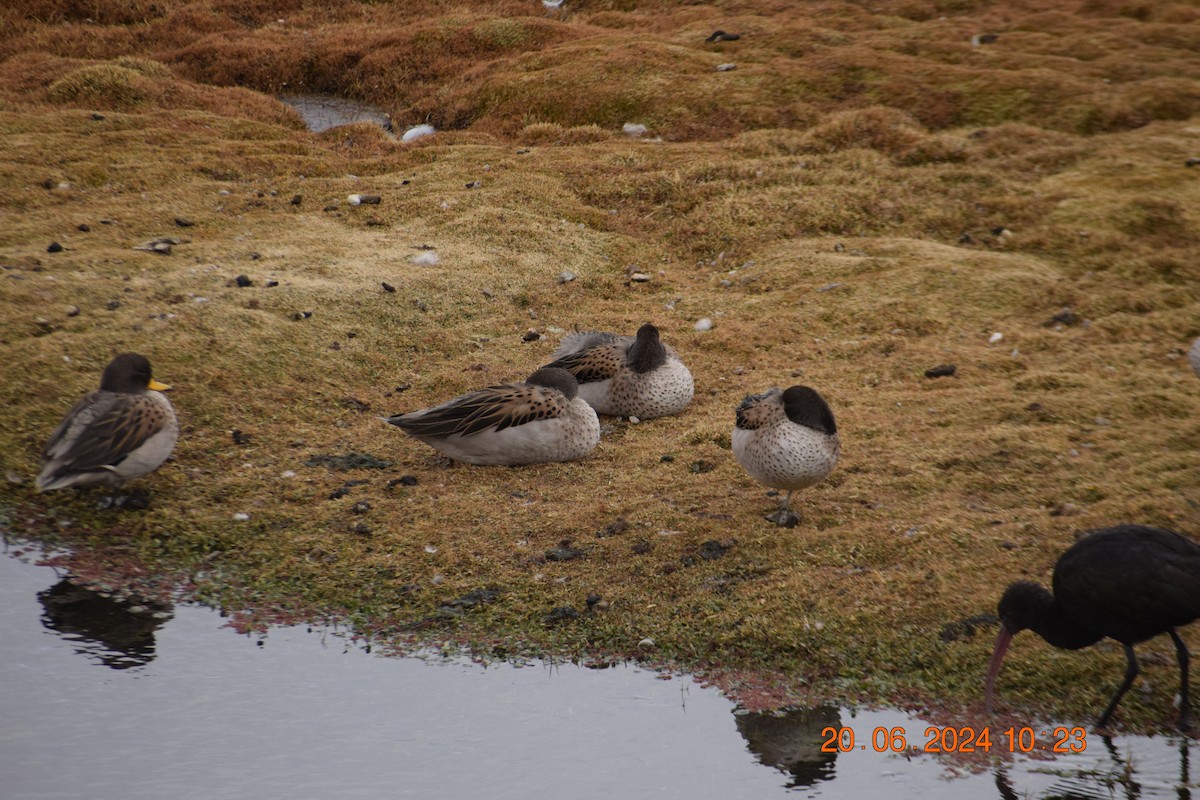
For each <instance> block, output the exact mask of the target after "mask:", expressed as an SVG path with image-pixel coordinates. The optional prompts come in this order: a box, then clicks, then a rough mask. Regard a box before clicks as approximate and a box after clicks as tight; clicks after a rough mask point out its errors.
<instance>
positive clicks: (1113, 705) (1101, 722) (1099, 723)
mask: <svg viewBox="0 0 1200 800" xmlns="http://www.w3.org/2000/svg"><path fill="white" fill-rule="evenodd" d="M1125 660H1126V662H1128V664H1127V666H1126V667H1125V682H1124V683H1122V684H1121V686H1120V688H1119V689H1117V693H1116V694H1114V695H1113V699H1112V700H1111V701H1109V704H1108V708H1106V709H1104V713H1103V714H1101V715H1100V719H1098V720H1096V727H1097V728H1103V727H1104V726H1105V725H1107V724H1108V718H1109V717H1111V716H1112V713H1113V712H1114V711H1116V710H1117V703H1119V702H1121V698H1122V697H1124V696H1125V693H1126V692H1128V691H1129V687H1130V686H1132V685H1133V679H1134V678H1136V677H1137V676H1138V663H1137V656H1136V655H1134V653H1133V645H1131V644H1127V645H1125Z"/></svg>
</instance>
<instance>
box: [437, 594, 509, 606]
mask: <svg viewBox="0 0 1200 800" xmlns="http://www.w3.org/2000/svg"><path fill="white" fill-rule="evenodd" d="M499 597H500V592H498V591H496V590H495V589H476V590H474V591H471V592H467V593H466V594H464V595H463V596H462V597H460V598H458V599H457V600H451V601H450V602H448V603H443V604H442V608H474V607H475V606H480V605H487V604H488V603H494V602H495V601H496V600H497V599H499Z"/></svg>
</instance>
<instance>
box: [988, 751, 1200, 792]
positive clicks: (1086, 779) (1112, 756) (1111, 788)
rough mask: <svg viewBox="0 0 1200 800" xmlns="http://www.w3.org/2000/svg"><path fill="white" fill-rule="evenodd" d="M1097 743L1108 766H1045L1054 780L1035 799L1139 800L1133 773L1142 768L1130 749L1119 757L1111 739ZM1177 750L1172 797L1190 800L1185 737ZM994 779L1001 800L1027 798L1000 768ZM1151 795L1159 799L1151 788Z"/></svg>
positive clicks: (1100, 764)
mask: <svg viewBox="0 0 1200 800" xmlns="http://www.w3.org/2000/svg"><path fill="white" fill-rule="evenodd" d="M1100 739H1101V741H1102V742H1103V743H1104V750H1105V752H1106V753H1107V755H1108V759H1109V761H1110V762H1111V763H1110V764H1103V763H1090V764H1087V765H1080V766H1077V767H1074V768H1066V769H1064V768H1062V767H1059V766H1056V762H1051V763H1048V764H1047V765H1046V767H1045V768H1044V770H1043V771H1044V772H1046V773H1047V774H1050V775H1054V776H1056V777H1057V780H1055V781H1054V783H1052V784H1051V785H1050V787H1049V788H1048V789H1047V790H1046V792H1045V793H1044V794H1041V795H1039V797H1041V798H1043V800H1113V798H1118V797H1120V798H1126V800H1139V798H1142V797H1143V796H1145V792H1144V788H1143V786H1142V783H1141V782H1140V781H1139V780H1137V771H1138V769H1141V770H1143V771H1144V770H1145V769H1146V765H1145V764H1138V763H1135V762H1137V761H1139V760H1140V759H1138V758H1136V757H1135V756H1134V754H1133V753H1132V748H1131V749H1130V750H1128V751H1126V753H1124V754H1122V752H1121V750H1120V749H1119V748H1118V747H1117V745H1116V744H1115V743H1114V742H1113V739H1112V737H1111V736H1102V737H1100ZM1178 750H1179V782H1178V783H1177V784H1175V787H1174V788H1175V796H1176V797H1177V798H1179V800H1191V797H1192V791H1191V787H1190V786H1189V781H1190V758H1191V740H1190V739H1189V738H1188V737H1187V736H1180V737H1179V742H1178ZM1164 766H1165V765H1164ZM995 777H996V788H997V789H998V790H999V792H1000V798H1001V800H1019V798H1023V797H1027V796H1028V794H1026V793H1019V792H1017V791H1016V790H1015V789H1014V788H1013V784H1012V781H1011V780H1010V779H1009V776H1008V773H1007V771H1006V770H1005V769H1004V768H1003V767H1000V768H999V769H997V770H996V776H995ZM1159 779H1160V781H1162V782H1164V783H1165V782H1166V781H1167V780H1168V779H1167V777H1166V775H1162V776H1160V777H1159ZM1151 794H1152V795H1154V796H1160V794H1159V793H1158V792H1155V791H1154V790H1153V787H1152V789H1151Z"/></svg>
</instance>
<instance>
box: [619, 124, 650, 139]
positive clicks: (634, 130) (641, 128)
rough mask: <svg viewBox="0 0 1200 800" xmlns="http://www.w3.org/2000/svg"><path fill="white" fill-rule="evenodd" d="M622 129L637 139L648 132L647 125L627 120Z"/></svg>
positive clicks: (627, 134)
mask: <svg viewBox="0 0 1200 800" xmlns="http://www.w3.org/2000/svg"><path fill="white" fill-rule="evenodd" d="M621 130H622V131H623V132H624V133H625V135H626V136H632V137H634V138H635V139H636V138H637V137H639V136H641V135H642V134H643V133H645V132H646V126H645V125H642V124H641V123H639V122H626V123H625V124H624V125H622V126H621Z"/></svg>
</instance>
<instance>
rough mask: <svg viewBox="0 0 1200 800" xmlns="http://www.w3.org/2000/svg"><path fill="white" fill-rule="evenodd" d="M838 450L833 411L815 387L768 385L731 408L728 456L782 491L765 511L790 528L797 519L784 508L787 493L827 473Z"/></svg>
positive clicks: (835, 458)
mask: <svg viewBox="0 0 1200 800" xmlns="http://www.w3.org/2000/svg"><path fill="white" fill-rule="evenodd" d="M840 452H841V444H840V443H839V441H838V435H837V423H835V422H834V420H833V412H832V411H830V410H829V405H828V404H827V403H826V402H825V399H824V398H822V397H821V395H819V394H818V393H817V391H816V390H815V389H810V388H809V387H807V386H792V387H790V388H789V389H787V390H785V391H780V390H779V389H778V388H777V387H774V386H772V387H771V388H770V389H768V390H767V391H765V392H763V393H762V394H752V395H747V396H746V399H745V400H743V401H742V403H741V405H739V406H738V407H737V422H736V424H735V425H734V428H733V455H734V457H735V458H737V460H738V463H739V464H741V465H742V466H743V467H745V469H746V472H748V473H750V477H751V478H754V480H756V481H758V482H759V483H762V484H764V485H766V486H770V487H771V488H772V489H786V490H787V495H786V496H785V497H784V498H783V502H782V503H781V504H780V505H779V509H778V510H777V511H775V512H773V513H771V514H768V515H767V519H768V520H769V521H771V522H774V523H775V524H776V525H782V526H784V527H788V528H791V527H793V526H795V525H796V523H797V522H799V521H800V518H799V517H798V516H796V514H795V512H793V511H792V510H791V509H790V508H788V504H789V503H790V502H791V500H792V492H794V491H796V490H797V489H803V488H805V487H807V486H812V485H813V484H815V483H819V482H820V481H822V480H824V479H825V478H826V477H828V476H829V473H831V472H833V468H834V466H835V465H836V464H837V460H838V454H839V453H840Z"/></svg>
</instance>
